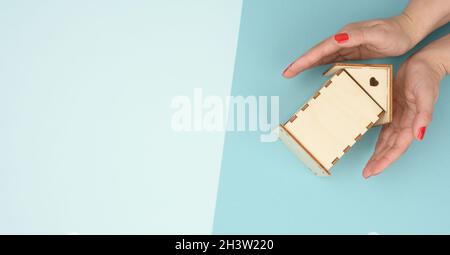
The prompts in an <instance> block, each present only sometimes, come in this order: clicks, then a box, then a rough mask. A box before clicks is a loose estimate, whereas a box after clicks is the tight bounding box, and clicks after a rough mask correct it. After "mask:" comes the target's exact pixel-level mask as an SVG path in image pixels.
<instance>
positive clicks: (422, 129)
mask: <svg viewBox="0 0 450 255" xmlns="http://www.w3.org/2000/svg"><path fill="white" fill-rule="evenodd" d="M426 131H427V127H421V128H420V129H419V134H418V135H417V138H418V139H419V140H421V141H422V140H423V137H424V136H425V132H426Z"/></svg>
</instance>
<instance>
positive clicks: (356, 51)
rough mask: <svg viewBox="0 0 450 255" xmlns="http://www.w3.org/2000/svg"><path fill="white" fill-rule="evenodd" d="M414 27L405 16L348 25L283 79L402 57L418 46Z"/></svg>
mask: <svg viewBox="0 0 450 255" xmlns="http://www.w3.org/2000/svg"><path fill="white" fill-rule="evenodd" d="M412 25H413V23H412V21H411V20H410V19H409V18H408V16H407V15H405V14H402V15H400V16H396V17H393V18H390V19H384V20H371V21H364V22H357V23H351V24H348V25H346V26H345V27H344V28H342V29H341V30H340V31H339V32H338V33H337V34H336V35H334V36H332V37H329V38H327V39H325V40H324V41H322V42H321V43H319V44H318V45H316V46H315V47H313V48H312V49H310V50H309V51H308V52H306V53H305V54H304V55H302V56H301V57H299V58H298V59H297V60H295V61H294V62H293V63H292V64H290V65H289V66H288V67H287V68H286V69H285V70H284V72H283V76H284V77H286V78H292V77H294V76H296V75H297V74H299V73H300V72H302V71H304V70H306V69H309V68H312V67H314V66H318V65H324V64H328V63H332V62H338V61H343V60H351V59H368V58H381V57H388V56H399V55H402V54H404V53H405V52H407V51H408V50H410V49H411V48H412V47H414V45H415V44H416V42H415V39H414V38H413V30H412Z"/></svg>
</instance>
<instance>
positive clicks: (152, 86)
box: [0, 0, 241, 234]
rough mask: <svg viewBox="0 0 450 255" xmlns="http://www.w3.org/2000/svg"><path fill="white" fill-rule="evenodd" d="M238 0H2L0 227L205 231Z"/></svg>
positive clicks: (213, 187)
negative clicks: (198, 91) (203, 103)
mask: <svg viewBox="0 0 450 255" xmlns="http://www.w3.org/2000/svg"><path fill="white" fill-rule="evenodd" d="M240 16H241V0H223V1H210V0H195V1H188V0H170V1H157V0H126V1H125V0H123V1H108V0H77V1H74V0H44V1H34V0H17V1H16V0H11V1H4V0H3V1H0V34H1V39H0V234H6V233H9V234H19V233H21V234H22V233H26V234H37V233H39V234H41V233H44V234H66V233H79V234H117V233H120V234H179V233H184V234H209V233H211V231H212V223H213V216H214V209H215V199H216V192H217V183H218V177H219V170H220V160H221V156H222V148H223V147H222V146H223V136H224V134H223V133H202V132H197V133H179V132H174V131H173V130H172V129H171V116H172V113H173V109H171V100H172V99H173V98H174V97H175V96H177V95H184V96H188V97H190V98H192V93H193V89H194V88H196V87H200V88H203V90H204V93H205V94H206V95H207V94H212V95H218V96H227V95H228V94H229V93H230V87H231V79H232V72H233V66H234V57H235V51H236V45H237V35H238V30H239V19H240Z"/></svg>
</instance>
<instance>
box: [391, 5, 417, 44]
mask: <svg viewBox="0 0 450 255" xmlns="http://www.w3.org/2000/svg"><path fill="white" fill-rule="evenodd" d="M390 20H391V21H392V23H393V24H394V26H397V28H398V29H399V31H401V32H403V33H404V35H405V37H406V40H407V42H406V43H407V49H408V50H410V49H412V48H413V47H414V46H416V44H418V43H419V42H420V41H421V40H422V39H423V36H421V34H420V33H419V29H418V25H417V24H416V23H417V22H416V21H415V20H414V19H413V18H412V17H411V16H410V15H409V14H408V13H407V12H406V11H405V12H403V13H402V14H400V15H398V16H394V17H392V18H390Z"/></svg>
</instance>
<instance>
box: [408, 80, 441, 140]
mask: <svg viewBox="0 0 450 255" xmlns="http://www.w3.org/2000/svg"><path fill="white" fill-rule="evenodd" d="M434 87H437V86H423V89H417V91H418V92H419V91H420V93H419V94H420V95H416V96H415V100H416V116H415V117H414V122H413V123H414V124H413V127H412V128H413V132H414V137H415V138H416V139H417V140H419V141H421V140H423V138H424V137H425V132H426V130H427V127H428V126H429V125H430V122H431V120H432V118H433V110H434V103H435V101H436V96H435V95H434V93H433V90H432V89H430V88H434ZM416 94H418V93H416Z"/></svg>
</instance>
